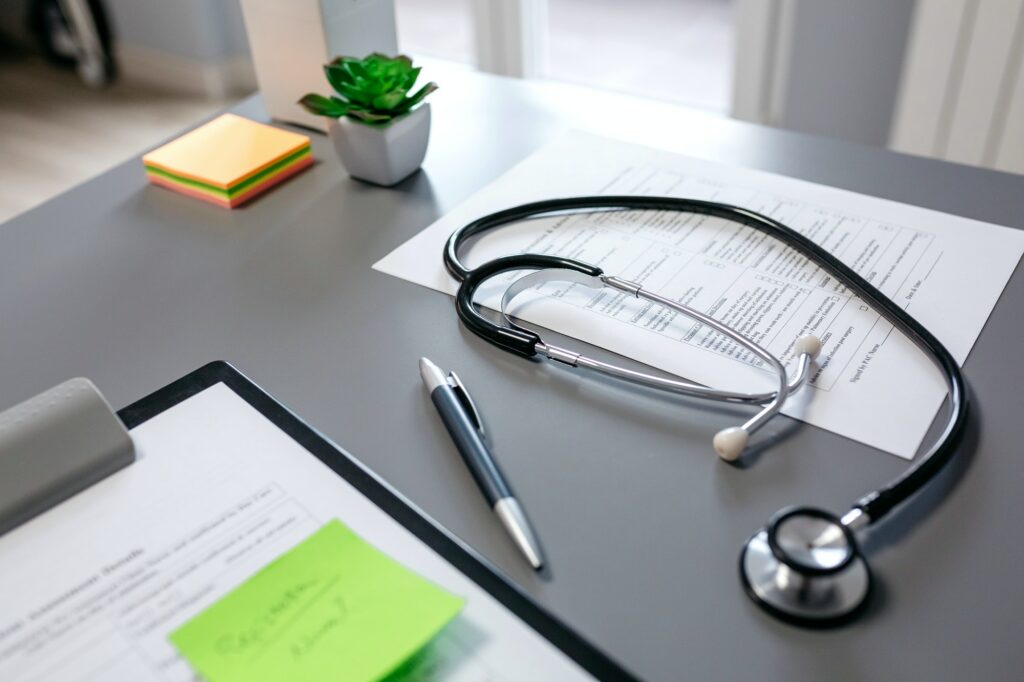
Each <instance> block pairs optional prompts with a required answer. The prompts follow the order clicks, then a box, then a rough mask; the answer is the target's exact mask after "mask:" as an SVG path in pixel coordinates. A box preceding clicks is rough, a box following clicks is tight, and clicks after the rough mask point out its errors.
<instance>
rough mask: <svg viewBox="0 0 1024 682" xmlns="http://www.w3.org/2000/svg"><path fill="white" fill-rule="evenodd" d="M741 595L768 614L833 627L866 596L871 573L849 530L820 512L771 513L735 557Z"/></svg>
mask: <svg viewBox="0 0 1024 682" xmlns="http://www.w3.org/2000/svg"><path fill="white" fill-rule="evenodd" d="M740 578H741V580H742V581H743V585H744V587H745V588H746V591H747V594H748V595H749V596H750V598H751V599H753V600H754V602H755V603H757V604H758V605H759V606H761V607H762V608H764V609H765V610H766V611H768V612H769V613H771V614H772V615H774V616H777V617H780V618H782V619H784V620H788V621H790V622H793V623H797V624H799V625H805V626H808V625H809V626H819V627H827V626H830V625H838V624H840V623H842V622H844V621H845V620H847V619H848V618H850V617H852V616H854V615H856V614H857V613H858V612H859V611H860V609H861V608H862V607H863V606H864V604H865V603H866V601H867V597H868V595H869V593H870V592H871V570H870V569H869V568H868V565H867V563H866V562H865V561H864V558H863V556H861V553H860V550H859V548H858V547H857V541H856V539H855V538H854V536H853V532H852V531H851V530H850V528H849V527H847V526H846V525H844V524H843V523H842V521H840V519H839V518H838V517H836V516H835V515H833V514H830V513H828V512H826V511H823V510H820V509H814V508H811V507H794V508H790V509H786V510H783V511H781V512H779V513H778V514H776V515H775V516H774V517H773V518H772V519H771V521H769V523H768V525H767V526H766V527H765V528H762V529H761V530H759V531H758V532H757V533H755V534H754V535H753V536H751V538H750V539H749V540H747V543H746V544H745V545H744V546H743V551H742V552H741V553H740Z"/></svg>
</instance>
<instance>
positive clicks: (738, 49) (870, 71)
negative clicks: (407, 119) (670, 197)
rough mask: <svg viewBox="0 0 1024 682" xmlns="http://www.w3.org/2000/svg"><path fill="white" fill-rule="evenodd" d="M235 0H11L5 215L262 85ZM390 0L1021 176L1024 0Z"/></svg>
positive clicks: (706, 102)
mask: <svg viewBox="0 0 1024 682" xmlns="http://www.w3.org/2000/svg"><path fill="white" fill-rule="evenodd" d="M280 1H281V2H282V3H286V2H290V1H292V0H280ZM350 1H351V2H360V1H361V0H350ZM238 2H239V0H2V1H0V159H2V160H3V162H4V163H3V164H2V166H0V221H3V220H6V219H8V218H10V217H12V216H13V215H15V214H17V213H19V212H21V211H24V210H26V209H28V208H30V207H31V206H34V205H35V204H37V203H40V202H42V201H44V200H46V199H47V198H49V197H51V196H53V195H54V194H57V193H59V192H61V191H64V190H65V189H67V188H69V187H70V186H72V185H74V184H77V183H78V182H81V181H82V180H85V179H87V178H88V177H90V176H92V175H95V174H96V173H99V172H101V171H103V170H105V169H107V168H108V167H110V166H111V165H114V164H115V163H118V162H120V161H123V160H125V159H127V158H129V157H132V156H134V155H136V154H138V153H139V152H140V151H141V150H142V149H144V148H146V147H149V146H151V145H153V144H154V143H155V142H157V141H158V140H161V139H163V138H166V137H168V136H170V135H172V134H173V133H175V132H177V131H179V130H180V129H182V128H185V127H187V126H189V125H191V124H193V123H195V122H197V121H198V120H199V119H201V118H202V117H204V116H208V115H210V114H212V113H213V112H215V111H217V110H219V109H221V108H223V107H225V106H227V105H228V104H230V103H231V102H233V101H236V100H237V99H240V98H242V97H244V96H246V95H248V94H250V93H251V92H253V91H254V90H255V87H256V86H255V77H254V74H253V68H252V63H251V60H250V58H249V50H248V44H247V41H246V35H245V28H244V25H243V23H242V14H241V11H240V9H239V5H238ZM394 8H395V18H396V22H397V27H398V40H399V47H400V49H401V50H402V51H403V52H406V53H409V54H412V55H413V56H418V57H427V58H436V59H443V60H446V61H450V62H455V63H459V64H463V65H464V66H465V68H474V69H481V70H483V71H487V72H491V73H494V74H498V75H502V76H506V77H511V78H526V79H543V80H547V81H554V82H568V83H575V84H580V85H584V86H587V87H592V88H600V89H603V90H611V91H616V92H620V93H624V94H626V95H630V96H635V97H646V98H655V99H659V100H666V101H671V102H675V103H679V104H681V105H685V106H690V107H694V108H699V109H702V110H704V111H707V112H709V113H710V114H713V115H718V116H732V117H736V118H740V119H743V120H748V121H753V122H757V123H762V124H767V125H772V126H777V127H782V128H788V129H792V130H796V131H800V132H805V133H812V134H816V135H824V136H828V137H834V138H839V139H844V140H849V141H853V142H858V143H862V144H867V145H874V146H884V147H890V148H892V149H896V150H898V151H903V152H907V153H912V154H920V155H924V156H930V157H935V158H941V159H947V160H950V161H955V162H959V163H967V164H973V165H978V166H984V167H988V168H994V169H999V170H1003V171H1008V172H1017V173H1021V172H1024V0H859V1H857V2H853V1H851V0H628V1H627V0H394ZM83 22H85V23H84V24H83ZM82 25H88V26H90V27H91V28H92V29H93V30H92V32H91V34H90V35H92V36H93V38H92V40H93V42H94V43H95V44H94V45H93V47H94V48H95V50H94V52H95V54H98V55H100V57H99V58H96V59H95V60H93V61H92V62H90V63H83V60H81V59H76V57H75V55H76V54H78V53H76V40H77V41H81V40H82V38H81V33H80V32H79V33H76V27H78V26H82Z"/></svg>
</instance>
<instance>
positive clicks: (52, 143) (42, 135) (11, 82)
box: [0, 48, 227, 223]
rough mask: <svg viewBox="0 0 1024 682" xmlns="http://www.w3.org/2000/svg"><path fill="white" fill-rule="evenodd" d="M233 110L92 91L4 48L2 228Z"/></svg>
mask: <svg viewBox="0 0 1024 682" xmlns="http://www.w3.org/2000/svg"><path fill="white" fill-rule="evenodd" d="M226 104H227V102H226V101H219V100H208V99H202V98H195V97H182V96H179V95H168V94H166V93H160V92H154V91H152V90H147V89H145V88H140V87H138V86H132V85H129V84H125V83H118V84H116V85H114V86H113V87H111V88H109V89H107V90H102V91H93V90H90V89H88V88H86V87H85V86H84V85H82V84H81V83H80V82H79V81H78V79H77V78H76V77H75V75H74V73H72V72H69V71H63V70H60V69H57V68H54V67H53V66H51V65H50V64H48V63H46V62H45V61H44V60H43V59H42V58H40V57H37V56H35V55H32V54H29V53H26V52H21V51H17V50H13V49H11V48H7V49H3V50H0V159H2V160H3V163H2V164H0V223H2V222H3V221H5V220H7V219H9V218H11V217H13V216H15V215H17V214H18V213H21V212H22V211H25V210H27V209H29V208H31V207H33V206H35V205H36V204H39V203H41V202H43V201H46V200H47V199H49V198H50V197H52V196H54V195H56V194H59V193H60V192H63V191H65V190H66V189H68V188H70V187H72V186H74V185H77V184H78V183H80V182H82V181H83V180H87V179H88V178H90V177H92V176H93V175H96V174H98V173H101V172H103V171H104V170H106V169H108V168H110V167H111V166H113V165H115V164H117V163H120V162H121V161H124V160H125V159H128V158H131V157H133V156H136V155H138V154H139V153H140V152H141V151H142V150H144V149H146V148H148V147H150V146H152V145H153V144H154V143H156V142H158V141H160V140H161V139H164V138H166V137H169V136H171V135H173V134H174V133H175V132H177V131H178V130H181V129H182V128H184V127H186V126H188V125H190V124H192V123H194V122H195V121H197V120H199V119H201V118H203V117H205V116H209V115H210V114H212V113H213V112H215V111H217V110H218V109H221V108H222V107H224V106H225V105H226Z"/></svg>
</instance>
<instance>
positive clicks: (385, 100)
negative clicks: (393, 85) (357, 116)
mask: <svg viewBox="0 0 1024 682" xmlns="http://www.w3.org/2000/svg"><path fill="white" fill-rule="evenodd" d="M404 99H405V90H392V91H391V92H386V93H384V94H383V95H378V96H376V97H374V98H373V108H374V109H380V110H381V111H391V110H393V109H394V108H395V107H397V106H398V105H399V104H401V103H402V100H404Z"/></svg>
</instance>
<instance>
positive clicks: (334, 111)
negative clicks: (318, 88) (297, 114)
mask: <svg viewBox="0 0 1024 682" xmlns="http://www.w3.org/2000/svg"><path fill="white" fill-rule="evenodd" d="M299 104H300V105H301V106H302V108H303V109H305V110H306V111H308V112H309V113H311V114H313V115H314V116H327V117H329V118H341V117H342V116H344V115H346V114H348V113H349V110H350V107H349V105H348V104H347V103H346V102H342V101H341V100H339V99H335V98H333V97H331V98H328V97H324V96H323V95H318V94H316V93H313V92H311V93H309V94H308V95H305V96H304V97H303V98H302V99H300V100H299Z"/></svg>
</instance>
